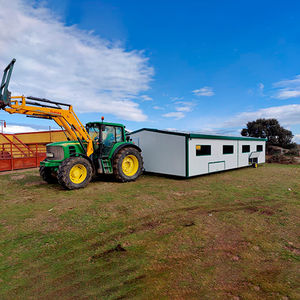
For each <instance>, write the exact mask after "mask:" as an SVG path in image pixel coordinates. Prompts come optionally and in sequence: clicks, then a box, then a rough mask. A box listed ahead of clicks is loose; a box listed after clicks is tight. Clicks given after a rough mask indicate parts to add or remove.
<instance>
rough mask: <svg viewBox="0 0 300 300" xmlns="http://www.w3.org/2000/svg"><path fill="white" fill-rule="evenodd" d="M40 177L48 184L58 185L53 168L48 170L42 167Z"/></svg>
mask: <svg viewBox="0 0 300 300" xmlns="http://www.w3.org/2000/svg"><path fill="white" fill-rule="evenodd" d="M40 175H41V177H42V178H43V180H44V181H46V182H48V183H57V177H56V176H55V173H54V172H53V170H52V168H47V167H44V166H40Z"/></svg>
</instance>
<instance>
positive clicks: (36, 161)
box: [35, 144, 38, 167]
mask: <svg viewBox="0 0 300 300" xmlns="http://www.w3.org/2000/svg"><path fill="white" fill-rule="evenodd" d="M35 166H36V167H37V166H38V153H37V144H35Z"/></svg>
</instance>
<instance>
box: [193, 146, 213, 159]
mask: <svg viewBox="0 0 300 300" xmlns="http://www.w3.org/2000/svg"><path fill="white" fill-rule="evenodd" d="M201 155H211V146H210V145H196V156H201Z"/></svg>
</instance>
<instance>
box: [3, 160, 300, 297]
mask: <svg viewBox="0 0 300 300" xmlns="http://www.w3.org/2000/svg"><path fill="white" fill-rule="evenodd" d="M0 203H1V205H0V299H234V300H238V299H284V300H287V299H300V290H299V286H300V282H299V278H300V267H299V265H300V264H299V261H300V240H299V233H300V227H299V224H300V222H299V216H300V209H299V203H300V166H292V165H290V166H285V165H275V164H272V165H271V164H266V165H264V166H260V167H259V168H258V169H253V168H246V169H239V170H234V171H229V172H223V173H218V174H213V175H209V176H202V177H196V178H192V179H188V180H182V179H181V180H180V179H174V178H166V177H159V176H150V175H144V176H142V177H141V178H139V179H138V180H137V181H136V182H132V183H126V184H121V183H115V182H112V181H105V180H98V181H94V182H92V183H91V184H90V185H89V186H88V187H87V188H85V189H81V190H76V191H65V190H62V189H61V188H60V186H59V185H48V184H45V183H43V182H42V181H41V179H40V177H39V175H38V171H37V170H30V171H26V172H16V173H13V174H8V175H2V176H0Z"/></svg>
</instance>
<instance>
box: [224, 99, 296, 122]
mask: <svg viewBox="0 0 300 300" xmlns="http://www.w3.org/2000/svg"><path fill="white" fill-rule="evenodd" d="M259 118H266V119H269V118H275V119H277V120H278V121H279V122H280V124H281V125H284V126H290V125H295V124H300V104H290V105H283V106H273V107H268V108H262V109H259V110H257V111H253V112H243V113H240V114H238V115H236V116H235V117H233V118H231V119H229V120H228V121H225V122H224V124H223V126H224V127H236V126H244V125H245V124H246V123H247V122H249V121H253V120H256V119H259Z"/></svg>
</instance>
